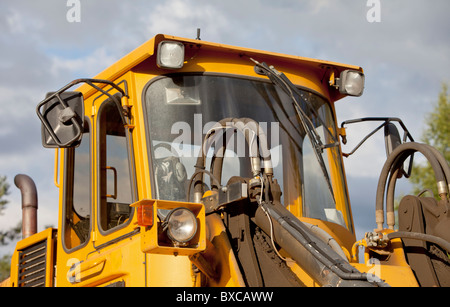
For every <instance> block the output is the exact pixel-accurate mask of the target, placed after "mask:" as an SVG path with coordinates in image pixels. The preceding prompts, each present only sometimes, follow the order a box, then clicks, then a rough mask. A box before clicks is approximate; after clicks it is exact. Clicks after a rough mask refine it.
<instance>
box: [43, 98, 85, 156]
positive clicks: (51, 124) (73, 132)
mask: <svg viewBox="0 0 450 307" xmlns="http://www.w3.org/2000/svg"><path fill="white" fill-rule="evenodd" d="M36 112H37V115H38V117H39V119H40V120H41V122H42V145H43V146H44V147H46V148H68V147H74V146H77V145H79V143H80V141H81V137H82V134H83V127H84V99H83V94H82V93H80V92H63V93H58V92H56V93H48V94H47V97H46V99H44V101H42V102H41V103H40V104H39V105H38V106H37V109H36Z"/></svg>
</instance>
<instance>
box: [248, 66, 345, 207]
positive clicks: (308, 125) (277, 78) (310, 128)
mask: <svg viewBox="0 0 450 307" xmlns="http://www.w3.org/2000/svg"><path fill="white" fill-rule="evenodd" d="M250 60H252V61H253V62H254V63H255V64H256V66H257V67H258V68H260V69H261V70H262V72H264V74H265V75H266V76H267V77H269V79H270V80H271V81H272V83H273V84H275V85H276V86H278V87H279V88H280V89H281V90H283V91H284V92H285V93H286V94H287V95H288V96H289V97H290V98H291V100H292V102H293V105H294V109H295V111H296V112H297V115H298V117H299V119H300V122H301V124H302V126H303V129H304V130H305V131H306V133H307V134H308V137H309V140H310V141H311V145H312V148H313V149H314V153H315V155H316V158H317V161H318V162H319V164H320V168H321V169H322V174H323V176H324V177H325V180H326V182H327V185H328V189H329V192H330V194H331V197H332V198H333V201H334V203H336V200H335V198H334V193H333V187H332V185H331V180H330V176H329V174H328V171H327V168H326V165H325V161H324V160H323V157H322V153H323V150H324V149H325V148H330V147H334V146H338V145H339V142H338V141H337V140H336V138H335V137H334V135H333V134H332V133H331V132H330V131H329V130H328V128H327V127H326V125H325V123H324V122H323V121H322V119H321V118H320V116H319V115H318V114H317V112H316V110H315V109H314V108H313V106H312V105H311V103H310V102H309V101H308V100H306V99H303V97H302V96H303V95H302V94H301V92H300V91H299V90H298V89H297V87H295V85H294V84H293V83H292V82H291V81H290V80H289V78H288V77H286V75H285V74H283V73H281V72H279V71H277V70H276V69H275V68H274V67H269V66H268V65H267V64H266V63H259V62H258V61H256V60H254V59H252V58H250ZM294 94H295V95H297V96H298V97H299V98H300V99H302V100H303V102H305V104H306V105H307V106H308V109H309V110H310V111H311V113H313V115H314V116H315V117H316V118H317V119H318V120H319V121H320V123H321V125H322V126H323V127H324V129H325V130H326V131H327V132H328V134H329V135H330V136H331V138H332V140H333V141H334V143H330V144H326V145H324V144H323V143H322V140H321V138H320V135H319V134H318V133H317V131H316V129H315V127H314V124H313V122H312V121H311V119H310V118H309V117H308V116H307V115H306V114H305V111H304V110H303V109H302V108H301V106H300V103H299V102H298V100H297V98H296V97H295V95H294Z"/></svg>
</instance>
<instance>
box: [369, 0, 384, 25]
mask: <svg viewBox="0 0 450 307" xmlns="http://www.w3.org/2000/svg"><path fill="white" fill-rule="evenodd" d="M366 5H367V7H370V9H369V10H368V11H367V15H366V19H367V21H368V22H370V23H373V22H381V0H367V4H366Z"/></svg>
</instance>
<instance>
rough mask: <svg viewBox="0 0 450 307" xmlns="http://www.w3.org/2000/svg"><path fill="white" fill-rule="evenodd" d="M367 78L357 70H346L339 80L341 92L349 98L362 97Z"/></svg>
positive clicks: (338, 84)
mask: <svg viewBox="0 0 450 307" xmlns="http://www.w3.org/2000/svg"><path fill="white" fill-rule="evenodd" d="M364 83H365V76H364V73H362V72H360V71H357V70H344V71H343V72H341V75H340V78H339V79H337V86H338V88H339V92H340V93H341V94H344V95H349V96H357V97H359V96H361V95H362V94H363V92H364Z"/></svg>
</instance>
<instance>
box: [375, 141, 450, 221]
mask: <svg viewBox="0 0 450 307" xmlns="http://www.w3.org/2000/svg"><path fill="white" fill-rule="evenodd" d="M417 151H419V152H420V153H422V154H423V155H424V156H425V157H426V158H427V160H428V161H429V162H430V164H431V167H432V169H433V171H434V174H435V178H436V182H437V186H438V191H439V194H440V195H441V197H446V196H445V195H447V188H446V186H447V182H448V181H447V178H446V175H445V173H446V172H448V171H447V170H445V169H446V167H447V168H448V165H443V164H442V163H441V162H442V161H441V160H442V158H438V157H437V155H436V153H435V151H434V150H432V149H430V146H429V145H425V144H419V143H415V142H410V143H404V144H401V145H399V146H398V147H397V148H396V149H395V150H394V151H393V152H392V153H391V154H390V155H389V157H388V158H387V160H386V162H385V164H384V166H383V169H382V171H381V174H380V178H379V181H378V187H377V194H376V209H375V216H376V223H377V228H378V229H382V228H383V224H384V196H385V189H386V184H387V179H388V176H389V175H390V174H391V179H390V180H389V181H390V183H389V186H390V187H389V188H388V195H389V199H390V200H389V210H390V211H391V209H392V208H391V207H392V204H393V202H392V203H391V199H392V198H393V188H394V187H395V182H394V181H395V180H396V179H397V178H396V177H397V174H396V172H397V170H398V169H399V168H400V167H401V165H402V164H403V162H404V161H405V160H406V159H407V158H408V157H409V156H410V155H411V154H413V153H415V152H417ZM444 171H445V172H444Z"/></svg>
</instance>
